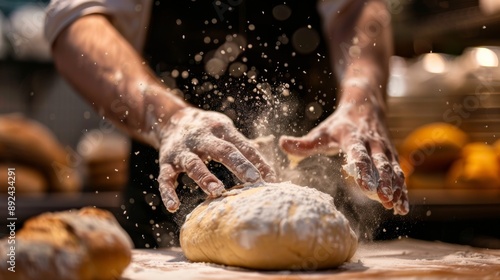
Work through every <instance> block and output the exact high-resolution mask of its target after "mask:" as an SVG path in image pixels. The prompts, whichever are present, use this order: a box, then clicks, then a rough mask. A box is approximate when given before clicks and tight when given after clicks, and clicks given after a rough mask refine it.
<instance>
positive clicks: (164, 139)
mask: <svg viewBox="0 0 500 280" xmlns="http://www.w3.org/2000/svg"><path fill="white" fill-rule="evenodd" d="M209 160H214V161H217V162H220V163H222V164H224V165H225V166H226V167H227V168H228V169H229V170H230V171H231V172H232V173H234V175H236V176H237V177H238V178H239V179H240V180H241V181H242V182H250V183H254V182H258V181H268V182H274V181H276V175H275V173H274V171H273V169H272V168H271V166H270V165H269V164H267V163H266V161H265V160H264V158H263V157H262V156H261V155H260V154H259V152H258V151H257V150H256V148H255V147H254V146H253V145H252V144H251V142H250V141H249V140H248V139H247V138H246V137H244V136H243V135H242V134H241V133H240V132H238V131H237V129H236V128H235V127H234V125H233V122H232V121H231V119H230V118H228V117H227V116H226V115H224V114H221V113H216V112H209V111H204V110H200V109H196V108H192V107H188V108H184V109H181V110H179V111H178V112H176V113H175V114H174V115H173V116H172V117H171V118H170V120H169V121H168V123H167V124H166V125H165V126H163V128H162V129H161V130H160V175H159V177H158V182H159V188H160V193H161V196H162V199H163V203H164V204H165V206H166V207H167V210H168V211H170V212H175V211H176V210H177V209H178V208H179V205H180V202H179V198H178V197H177V194H176V192H175V189H176V182H177V177H178V176H179V174H180V173H186V174H187V175H188V176H189V177H190V178H191V179H193V180H194V181H195V182H196V183H197V184H198V186H199V187H200V188H201V189H202V190H203V191H204V192H205V193H207V194H208V195H209V196H212V197H217V196H220V195H221V194H222V192H224V185H223V183H222V182H221V181H220V180H219V179H218V178H217V177H216V176H215V175H214V174H212V173H211V172H210V171H209V170H208V168H207V166H206V165H205V162H207V161H209Z"/></svg>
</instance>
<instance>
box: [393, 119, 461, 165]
mask: <svg viewBox="0 0 500 280" xmlns="http://www.w3.org/2000/svg"><path fill="white" fill-rule="evenodd" d="M467 142H468V136H467V134H466V133H465V132H463V131H462V130H460V129H459V128H457V127H455V126H453V125H451V124H447V123H431V124H427V125H424V126H421V127H418V128H417V129H415V130H414V131H413V132H411V133H410V134H409V135H408V136H407V137H406V138H405V139H404V141H403V142H402V143H401V145H400V146H399V154H400V156H401V158H402V161H404V162H405V163H409V164H411V166H412V169H414V170H415V171H433V172H435V171H445V170H447V169H448V168H449V166H450V165H451V164H452V163H453V162H454V161H455V160H456V159H457V158H458V157H459V156H460V151H461V149H462V148H463V147H464V145H465V144H467Z"/></svg>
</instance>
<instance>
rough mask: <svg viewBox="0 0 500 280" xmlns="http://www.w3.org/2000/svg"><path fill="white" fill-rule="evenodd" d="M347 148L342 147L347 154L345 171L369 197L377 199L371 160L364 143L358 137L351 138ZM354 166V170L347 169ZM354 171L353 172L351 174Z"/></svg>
mask: <svg viewBox="0 0 500 280" xmlns="http://www.w3.org/2000/svg"><path fill="white" fill-rule="evenodd" d="M349 141H350V143H349V144H348V145H347V148H346V149H344V150H345V153H346V156H347V165H346V167H345V168H344V169H346V168H347V170H346V171H347V172H348V173H350V175H351V176H353V177H354V178H355V179H356V182H357V183H358V186H359V187H360V188H361V189H362V190H363V191H364V192H365V193H366V194H367V195H368V196H369V197H371V198H373V199H377V198H378V194H377V184H376V181H377V180H376V179H377V178H376V174H375V173H374V166H373V162H372V160H371V158H370V156H369V154H368V150H367V149H366V146H365V144H364V143H363V142H362V141H361V140H360V139H353V138H351V139H350V140H349ZM352 166H354V167H355V170H349V169H350V168H352ZM352 173H354V174H352Z"/></svg>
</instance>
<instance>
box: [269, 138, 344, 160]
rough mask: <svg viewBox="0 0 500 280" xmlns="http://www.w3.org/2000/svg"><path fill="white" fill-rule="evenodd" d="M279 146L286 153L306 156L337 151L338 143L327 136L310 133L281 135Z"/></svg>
mask: <svg viewBox="0 0 500 280" xmlns="http://www.w3.org/2000/svg"><path fill="white" fill-rule="evenodd" d="M279 146H280V148H281V149H282V150H283V151H284V152H286V153H287V154H290V155H294V156H300V157H308V156H312V155H316V154H334V153H338V150H339V145H338V143H336V142H333V141H330V140H329V138H328V137H321V136H320V135H313V134H311V133H309V134H307V135H305V136H302V137H293V136H286V135H284V136H281V137H280V139H279Z"/></svg>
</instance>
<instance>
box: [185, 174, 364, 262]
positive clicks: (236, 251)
mask: <svg viewBox="0 0 500 280" xmlns="http://www.w3.org/2000/svg"><path fill="white" fill-rule="evenodd" d="M180 242H181V247H182V249H183V251H184V253H185V255H186V257H187V258H188V259H190V260H191V261H197V262H213V263H218V264H223V265H233V266H240V267H247V268H253V269H264V270H280V269H292V270H314V269H321V268H331V267H336V266H339V265H341V264H342V263H344V262H345V261H348V260H349V259H350V258H351V257H352V255H353V254H354V252H355V250H356V248H357V237H356V235H355V233H354V231H353V230H352V229H351V227H350V225H349V222H348V220H347V219H346V218H345V217H344V215H343V214H342V213H340V212H339V211H337V209H336V208H335V205H334V203H333V198H332V197H331V196H330V195H328V194H325V193H322V192H320V191H318V190H316V189H314V188H309V187H302V186H297V185H294V184H292V183H289V182H285V183H274V184H272V183H265V184H257V185H250V186H245V187H244V188H241V189H235V190H231V191H229V192H227V193H226V194H225V195H224V196H223V197H220V198H217V199H209V200H207V201H205V202H204V203H202V204H200V205H199V206H198V207H197V208H195V209H194V210H193V212H191V214H190V215H188V217H187V218H186V222H185V223H184V225H183V227H182V228H181V236H180Z"/></svg>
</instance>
